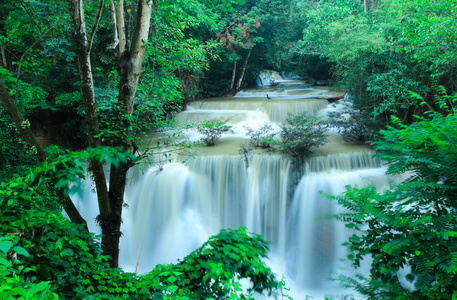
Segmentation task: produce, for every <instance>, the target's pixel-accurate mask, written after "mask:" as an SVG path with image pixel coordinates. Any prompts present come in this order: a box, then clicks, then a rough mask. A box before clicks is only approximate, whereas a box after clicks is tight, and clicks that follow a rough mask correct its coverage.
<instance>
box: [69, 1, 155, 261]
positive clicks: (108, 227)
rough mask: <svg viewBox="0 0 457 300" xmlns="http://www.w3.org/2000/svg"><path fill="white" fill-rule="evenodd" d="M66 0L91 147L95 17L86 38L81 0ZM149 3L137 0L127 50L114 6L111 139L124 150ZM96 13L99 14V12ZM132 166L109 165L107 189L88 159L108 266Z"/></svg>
mask: <svg viewBox="0 0 457 300" xmlns="http://www.w3.org/2000/svg"><path fill="white" fill-rule="evenodd" d="M102 2H103V1H100V3H102ZM69 3H70V8H71V14H72V18H73V26H74V37H75V41H76V48H77V56H78V65H79V73H80V77H81V83H82V95H83V99H84V107H85V114H86V123H87V127H88V133H89V145H90V146H91V147H97V146H99V145H100V139H99V136H100V129H99V125H98V119H97V112H96V106H95V95H94V83H93V76H92V67H91V62H90V44H91V42H92V39H93V36H94V33H95V29H96V27H97V26H96V24H97V22H98V21H97V19H98V18H96V21H95V22H96V23H94V26H93V27H92V33H91V34H90V38H89V39H88V38H87V35H86V29H85V21H84V11H83V6H82V0H69ZM152 3H153V2H152V1H149V0H140V1H139V2H138V8H137V17H136V23H135V28H134V32H133V36H132V41H131V47H130V49H127V42H126V32H125V25H124V7H123V1H122V0H120V1H119V2H118V3H117V6H116V17H117V23H118V24H117V30H118V34H119V57H118V61H119V67H118V72H119V75H120V82H119V85H118V89H119V95H118V101H117V105H118V107H119V109H118V111H117V116H118V122H116V123H115V124H112V126H113V127H114V130H117V131H118V132H120V133H121V132H122V136H121V137H119V138H118V139H117V140H115V141H111V142H112V143H114V144H115V145H116V146H119V147H121V148H123V149H124V150H130V151H132V152H134V150H133V149H134V148H132V145H131V143H130V141H129V138H128V137H129V135H130V131H131V124H130V118H131V116H132V112H133V102H134V98H135V94H136V89H137V85H138V80H139V77H140V74H141V68H142V65H143V61H144V55H145V50H146V44H145V41H146V40H147V38H148V34H149V24H150V18H151V12H152ZM99 9H101V6H99ZM97 16H99V14H98V13H97ZM132 166H133V164H132V163H131V162H127V163H124V164H120V165H119V166H118V167H115V166H113V165H111V170H110V176H109V177H110V179H109V181H110V185H109V186H110V188H109V191H108V190H107V184H106V180H105V175H104V172H103V168H102V166H101V164H100V163H99V162H96V161H93V162H91V172H92V174H93V176H94V181H95V185H96V188H97V198H98V205H99V210H100V214H99V216H97V221H98V223H99V225H100V227H101V229H102V234H103V237H102V248H103V252H104V254H106V255H109V256H110V257H111V259H110V261H109V264H110V266H111V267H118V266H119V264H118V259H119V239H120V237H121V231H120V227H121V223H122V206H123V204H124V191H125V184H126V178H127V171H128V169H129V168H130V167H132Z"/></svg>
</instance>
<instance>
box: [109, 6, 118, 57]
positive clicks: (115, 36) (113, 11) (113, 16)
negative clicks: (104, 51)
mask: <svg viewBox="0 0 457 300" xmlns="http://www.w3.org/2000/svg"><path fill="white" fill-rule="evenodd" d="M109 8H110V11H111V19H112V20H113V41H112V42H111V44H110V45H109V46H108V48H109V49H116V47H117V45H118V44H119V37H118V31H117V19H116V7H115V4H114V0H110V1H109Z"/></svg>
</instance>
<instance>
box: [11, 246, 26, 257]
mask: <svg viewBox="0 0 457 300" xmlns="http://www.w3.org/2000/svg"><path fill="white" fill-rule="evenodd" d="M13 250H14V251H15V252H16V253H17V254H19V255H23V256H25V257H29V256H30V254H29V252H28V251H27V250H25V249H24V248H22V247H21V246H15V247H14V248H13Z"/></svg>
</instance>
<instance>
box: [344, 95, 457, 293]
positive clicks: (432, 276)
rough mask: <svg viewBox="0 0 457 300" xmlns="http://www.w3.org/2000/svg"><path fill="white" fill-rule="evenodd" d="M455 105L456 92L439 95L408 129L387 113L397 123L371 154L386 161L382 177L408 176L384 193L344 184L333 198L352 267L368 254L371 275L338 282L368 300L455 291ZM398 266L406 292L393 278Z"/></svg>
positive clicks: (456, 102)
mask: <svg viewBox="0 0 457 300" xmlns="http://www.w3.org/2000/svg"><path fill="white" fill-rule="evenodd" d="M442 92H444V91H442ZM416 96H417V95H416ZM425 104H426V102H424V105H425ZM456 104H457V95H453V96H446V95H445V94H442V95H441V96H439V97H437V99H436V106H437V107H440V111H429V113H428V114H427V115H426V116H425V117H417V119H418V121H417V122H416V123H413V124H411V125H410V126H406V125H404V124H402V123H401V122H400V121H399V120H398V118H394V120H393V122H394V124H395V125H396V128H394V127H390V128H388V129H387V130H383V131H381V133H380V135H381V136H380V140H379V142H378V143H377V147H376V150H377V151H379V154H378V156H379V157H381V158H382V159H384V160H386V161H388V162H389V169H388V173H389V174H409V177H408V178H407V179H406V180H405V181H404V182H403V183H401V184H399V185H398V186H396V187H394V188H393V189H391V190H389V191H385V192H384V193H383V194H379V193H378V192H377V191H376V189H375V188H374V187H372V186H371V187H367V188H364V189H358V188H350V187H348V188H347V191H346V192H345V194H344V197H339V198H337V200H338V202H339V203H340V204H341V205H342V206H343V207H345V208H347V209H348V210H349V213H345V214H341V215H339V216H338V218H339V219H341V220H343V221H345V222H347V225H346V226H347V227H348V228H352V229H354V230H355V234H354V235H353V236H352V237H351V238H350V239H349V242H348V243H347V246H348V249H349V256H348V258H349V259H351V260H352V261H353V263H354V265H355V266H356V267H358V266H359V265H360V263H361V261H362V260H363V259H364V258H365V257H367V256H369V257H371V258H372V262H371V270H370V278H362V277H358V278H347V277H343V279H344V280H345V282H346V284H349V285H352V286H355V287H356V288H357V289H358V290H359V291H360V292H362V293H363V294H365V295H367V296H369V297H370V299H450V298H451V297H456V296H457V294H456V292H455V291H456V290H457V281H456V280H455V279H456V278H455V276H456V274H457V218H456V217H455V216H456V212H457V201H456V200H457V177H456V174H457V172H456V171H457V147H456V145H457V132H456V131H455V128H456V125H457V114H456V113H457V110H456ZM406 172H408V173H406ZM401 269H404V270H405V271H406V272H407V273H408V274H407V276H406V278H407V279H408V280H410V281H412V283H413V284H414V289H413V290H409V289H408V288H407V287H405V286H404V285H405V282H404V281H402V280H399V276H400V275H399V271H400V270H401Z"/></svg>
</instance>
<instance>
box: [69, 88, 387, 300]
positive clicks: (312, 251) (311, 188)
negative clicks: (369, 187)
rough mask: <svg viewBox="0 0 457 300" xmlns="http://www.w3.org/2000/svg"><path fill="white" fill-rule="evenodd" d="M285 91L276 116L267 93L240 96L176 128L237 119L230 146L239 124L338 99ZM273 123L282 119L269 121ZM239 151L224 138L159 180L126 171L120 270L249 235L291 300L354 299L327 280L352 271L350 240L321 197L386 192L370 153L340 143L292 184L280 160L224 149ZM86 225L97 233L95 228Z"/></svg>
mask: <svg viewBox="0 0 457 300" xmlns="http://www.w3.org/2000/svg"><path fill="white" fill-rule="evenodd" d="M288 89H289V87H288V86H285V87H284V91H280V92H278V93H276V94H275V93H274V91H271V90H270V91H267V92H268V93H270V97H272V98H273V97H282V99H281V101H275V100H273V102H274V104H275V105H276V108H272V109H271V111H269V109H268V107H269V105H268V104H269V103H268V102H267V100H265V99H263V98H262V99H258V97H259V95H260V94H259V93H265V90H253V91H244V92H243V94H242V97H233V98H226V99H219V100H218V99H212V100H209V101H203V100H202V101H199V102H196V103H192V104H191V105H190V106H191V109H190V110H189V111H187V112H185V113H183V114H180V115H179V116H178V119H181V120H184V119H186V118H187V120H189V118H188V116H186V115H193V116H194V119H192V120H193V121H197V120H200V119H202V118H210V117H211V116H214V115H219V116H236V117H237V118H234V119H232V120H231V123H232V124H234V125H235V133H234V134H232V137H233V136H234V137H241V136H242V135H243V129H242V125H252V126H254V125H258V124H260V123H261V122H264V121H272V120H273V121H275V120H276V121H282V120H283V119H284V118H285V117H284V114H283V112H284V111H288V112H299V111H301V110H305V111H306V110H309V112H310V113H316V114H323V111H324V110H326V109H328V104H327V103H326V102H325V101H324V102H322V104H323V105H321V106H319V107H317V108H311V107H310V106H309V102H310V99H305V98H306V97H307V95H312V96H316V95H329V94H336V92H331V91H328V90H325V89H318V90H314V89H310V88H306V87H301V88H300V87H299V88H297V89H290V90H288ZM249 93H251V95H252V96H249ZM280 93H284V95H282V94H281V95H279V94H280ZM256 98H257V99H256ZM314 101H315V100H314ZM275 114H278V115H281V116H280V117H279V116H278V117H272V116H274V115H275ZM229 137H230V136H229ZM244 141H245V142H246V141H247V139H246V138H245V140H244ZM239 142H240V141H239V140H236V142H232V140H231V139H229V138H226V139H224V140H223V141H220V142H219V146H216V147H215V148H214V149H210V150H211V152H213V153H210V154H206V155H197V157H196V158H195V159H191V160H190V162H189V164H188V165H183V164H178V163H174V164H168V165H165V166H164V169H163V171H160V172H159V171H158V170H157V169H155V168H152V167H151V168H149V169H147V168H148V167H145V168H146V169H147V170H146V171H145V173H144V174H142V173H141V172H139V171H138V169H135V170H132V172H131V173H130V175H129V178H130V180H129V185H128V187H127V190H126V202H127V204H128V208H126V209H124V212H123V220H124V223H123V225H122V231H123V233H124V236H123V238H122V239H121V245H120V246H121V257H120V265H121V266H122V267H123V268H124V269H125V270H126V271H137V272H141V273H144V272H148V271H150V270H151V269H152V268H153V267H154V266H155V265H156V264H159V263H160V264H164V263H170V262H173V261H176V259H179V258H183V257H184V256H185V255H187V254H188V253H190V252H191V251H192V250H194V249H196V248H197V247H199V246H200V245H201V244H202V243H203V242H204V241H206V240H207V239H208V238H209V237H210V236H211V235H214V234H217V232H218V231H219V230H220V229H222V228H233V229H236V228H237V227H238V226H247V228H248V231H250V232H255V233H259V234H262V235H263V236H264V238H265V239H266V240H267V241H270V242H271V246H270V249H271V251H270V253H269V257H270V260H269V262H268V263H269V264H270V265H271V266H272V268H273V270H274V271H275V272H276V273H277V274H278V277H279V278H281V277H282V276H285V277H286V282H287V285H288V286H289V287H291V289H292V290H291V295H292V296H293V297H294V299H305V297H306V296H313V297H316V299H323V297H324V296H327V297H334V296H335V295H350V294H353V292H351V291H340V290H339V289H338V284H337V283H335V282H332V281H331V280H329V278H331V277H332V276H333V277H335V276H336V274H337V273H339V272H342V271H344V273H345V274H347V272H350V266H349V264H348V262H342V261H341V260H342V259H344V258H345V256H346V252H345V248H344V247H342V246H340V245H341V243H343V242H344V241H346V240H347V238H348V237H349V236H350V235H351V234H352V232H351V231H349V230H347V229H346V228H345V227H344V224H342V223H339V222H337V221H335V220H329V219H328V218H326V216H328V215H331V214H336V213H338V212H341V208H339V207H338V206H337V205H336V203H335V202H334V201H330V200H328V199H327V198H326V197H325V196H322V195H320V194H319V191H323V192H324V193H326V194H332V195H338V194H340V193H342V192H343V191H344V189H345V188H344V187H345V185H348V184H350V185H357V186H359V187H361V186H364V185H366V184H370V183H374V184H376V185H377V186H378V187H380V188H386V187H388V185H389V180H388V178H387V176H385V175H384V173H385V169H384V168H383V167H382V166H381V164H380V162H379V161H377V160H375V159H372V158H371V152H369V149H368V148H366V147H365V148H364V147H362V148H360V147H355V146H352V145H348V144H341V143H340V142H338V141H337V142H336V143H332V145H331V146H329V147H327V148H326V149H324V150H322V151H319V152H317V154H319V153H320V155H316V156H315V157H313V158H311V159H310V161H309V162H308V163H307V164H306V166H305V168H304V170H303V172H302V173H303V174H304V175H303V176H302V177H301V178H298V179H297V180H295V179H296V173H294V172H293V168H292V165H291V161H290V160H289V159H288V158H286V157H284V156H282V155H280V153H277V154H273V155H272V154H268V153H258V152H252V153H251V154H249V155H248V156H247V157H245V156H242V155H240V154H238V151H228V150H227V149H228V148H231V146H233V148H237V147H239ZM233 143H238V144H237V145H233ZM335 145H336V146H335ZM351 149H352V150H351ZM343 150H344V153H339V152H340V151H343ZM208 151H209V150H208ZM352 151H354V152H352ZM227 152H229V154H221V153H227ZM89 190H90V186H88V187H86V191H85V193H84V195H83V196H82V197H81V200H80V201H79V202H78V208H79V209H80V210H82V212H83V216H84V217H86V219H87V217H89V216H90V218H94V217H95V216H96V215H97V213H98V211H97V207H96V200H95V199H91V198H93V197H94V195H93V194H91V193H90V191H89ZM89 225H90V227H91V229H92V230H95V229H94V227H93V226H94V224H89ZM339 297H340V298H341V296H339ZM334 299H335V298H334Z"/></svg>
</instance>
